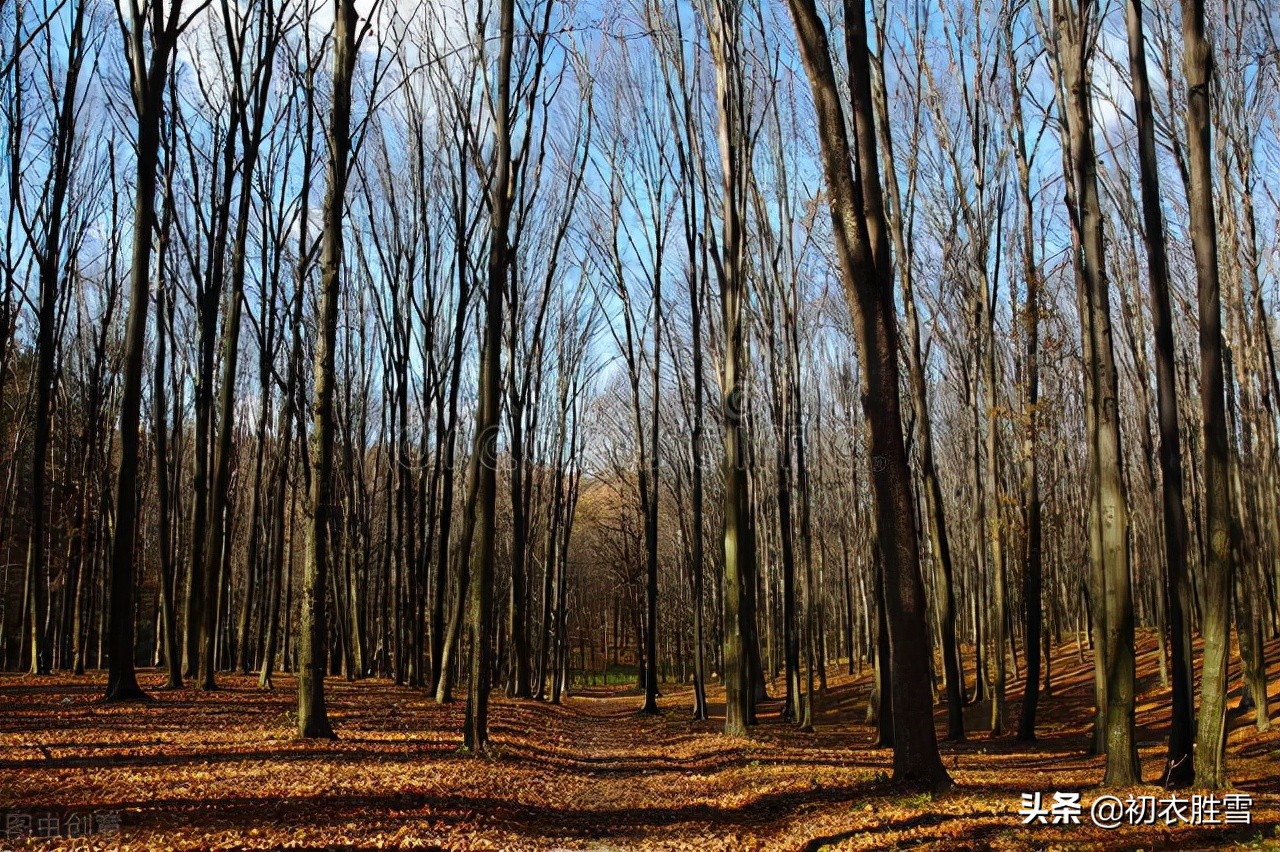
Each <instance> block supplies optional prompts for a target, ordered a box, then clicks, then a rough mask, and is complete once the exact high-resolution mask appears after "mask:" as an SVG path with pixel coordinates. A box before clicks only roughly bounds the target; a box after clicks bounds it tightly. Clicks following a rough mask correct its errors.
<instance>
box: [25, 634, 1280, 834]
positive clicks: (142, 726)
mask: <svg viewBox="0 0 1280 852" xmlns="http://www.w3.org/2000/svg"><path fill="white" fill-rule="evenodd" d="M1277 650H1280V648H1275V647H1273V648H1272V649H1270V651H1271V653H1270V655H1269V657H1270V659H1276V658H1277V653H1276V652H1277ZM1142 660H1143V663H1144V665H1145V664H1148V663H1150V662H1151V660H1152V657H1151V655H1150V654H1144V655H1143V657H1142ZM1277 680H1280V678H1278V677H1275V676H1273V678H1272V683H1273V684H1274V683H1276V682H1277ZM144 681H150V682H149V683H147V686H148V687H150V688H152V689H156V688H157V687H158V685H159V682H160V678H159V677H151V676H147V677H144ZM277 681H278V682H277V689H276V690H275V691H274V692H262V691H260V690H258V689H257V687H256V682H254V681H253V680H252V679H249V678H243V677H239V676H224V677H223V678H222V679H221V681H220V683H221V685H222V688H221V689H220V690H218V691H216V692H212V693H203V692H197V691H195V690H187V691H183V692H177V693H172V692H162V691H158V690H157V691H153V692H152V695H153V696H154V697H155V699H156V700H155V702H154V703H151V704H135V705H124V706H108V705H104V704H101V703H100V702H99V701H98V700H97V699H98V696H99V695H100V694H101V690H102V686H103V683H102V677H101V676H100V675H89V676H87V677H72V676H69V675H54V676H52V677H44V678H38V679H37V678H32V677H29V676H25V675H22V676H19V675H4V676H0V811H4V812H5V813H13V812H22V811H26V812H32V813H34V812H38V811H40V810H41V809H46V810H51V811H56V812H69V811H72V810H75V809H77V808H85V809H89V808H92V809H97V810H104V809H108V810H115V811H118V812H119V813H120V814H121V818H122V823H123V827H122V830H121V834H120V838H119V842H120V845H119V848H122V849H137V850H150V849H162V848H172V849H253V848H264V849H265V848H314V847H339V848H342V847H351V848H354V847H358V848H362V849H370V848H373V849H382V848H400V849H436V848H444V849H457V850H481V849H512V850H524V849H528V850H535V849H538V850H551V849H597V850H599V849H697V850H754V849H762V850H763V849H778V850H794V849H819V848H839V849H885V848H894V847H907V846H924V847H929V848H942V849H988V848H994V849H1024V848H1030V847H1033V846H1034V847H1037V848H1048V847H1054V846H1065V847H1069V848H1091V847H1092V848H1099V849H1109V848H1115V846H1116V845H1117V844H1119V845H1124V846H1141V847H1146V848H1151V847H1157V848H1158V847H1161V846H1165V847H1174V846H1182V847H1186V846H1192V847H1196V848H1201V847H1205V846H1215V845H1225V844H1244V845H1250V846H1259V847H1264V848H1280V839H1278V837H1280V836H1278V835H1277V829H1278V828H1280V779H1277V775H1280V760H1278V758H1280V733H1278V732H1276V731H1273V732H1271V733H1267V734H1262V735H1259V734H1256V733H1255V732H1254V731H1253V726H1252V719H1251V714H1247V715H1248V718H1242V719H1240V720H1238V723H1237V725H1236V727H1235V729H1234V730H1233V731H1232V734H1231V745H1230V749H1231V752H1232V759H1231V762H1230V767H1231V775H1232V778H1233V780H1234V781H1235V783H1236V784H1237V786H1238V787H1239V789H1241V790H1242V791H1247V792H1249V793H1250V794H1251V795H1252V796H1253V801H1254V806H1253V812H1252V813H1253V824H1252V825H1250V826H1246V827H1241V828H1232V829H1230V830H1228V829H1224V828H1223V827H1200V828H1196V827H1191V826H1186V825H1182V826H1178V827H1175V828H1165V827H1164V826H1159V827H1142V828H1124V829H1120V830H1119V831H1114V832H1107V831H1104V830H1102V829H1098V828H1095V827H1093V826H1092V825H1090V824H1089V819H1088V813H1087V811H1086V813H1085V815H1084V819H1083V820H1082V822H1083V824H1082V825H1078V826H1039V827H1035V828H1030V829H1029V828H1024V827H1022V826H1021V824H1020V823H1021V820H1020V818H1019V817H1018V815H1017V813H1016V812H1017V809H1018V806H1019V804H1020V795H1021V793H1022V792H1032V791H1035V790H1040V791H1042V792H1045V793H1046V795H1048V794H1049V793H1051V791H1052V790H1064V791H1065V790H1075V791H1084V792H1085V800H1086V801H1089V800H1091V799H1092V797H1093V791H1092V787H1093V786H1094V785H1096V783H1097V781H1098V779H1099V778H1100V777H1101V774H1102V763H1101V759H1100V758H1094V757H1089V756H1087V755H1085V753H1084V750H1085V748H1086V746H1087V742H1088V739H1087V737H1088V723H1089V715H1090V713H1091V700H1090V698H1091V696H1090V693H1089V689H1090V676H1089V669H1088V666H1087V664H1080V663H1079V662H1078V661H1077V660H1076V658H1075V657H1074V654H1073V653H1071V652H1069V651H1068V650H1067V649H1064V650H1063V653H1062V654H1061V655H1059V656H1058V658H1057V659H1055V690H1054V694H1052V695H1050V696H1048V697H1047V698H1044V699H1042V703H1041V707H1042V711H1041V712H1042V714H1043V715H1042V718H1043V719H1044V720H1045V722H1046V724H1045V725H1044V726H1043V727H1042V735H1041V739H1040V741H1039V742H1038V743H1036V744H1034V745H1031V746H1027V745H1026V744H1022V743H1016V742H1014V741H1013V740H1012V738H1009V737H1004V738H998V739H990V738H988V737H986V735H982V734H979V735H975V736H973V737H972V738H971V739H970V740H969V741H968V742H966V743H963V744H954V745H953V744H947V745H944V747H943V751H944V760H945V761H946V763H947V766H948V769H949V770H950V771H951V773H952V777H953V778H954V779H955V781H956V782H957V788H956V790H955V791H954V792H953V793H951V794H949V795H947V796H945V797H942V798H940V799H936V800H935V799H932V798H930V797H928V796H923V795H917V794H913V793H909V792H905V791H902V790H898V789H895V788H893V787H892V786H890V785H887V784H886V783H885V782H884V777H885V773H887V772H888V771H889V766H890V757H891V755H890V753H889V752H888V751H887V750H883V749H874V748H871V747H870V745H869V743H870V741H871V738H872V731H871V729H870V728H869V727H868V726H867V725H866V724H865V723H864V722H863V721H862V720H863V714H864V710H865V697H866V677H865V676H864V677H863V678H860V679H854V678H851V677H848V676H838V675H835V674H834V672H833V675H832V679H831V682H830V689H829V692H828V695H827V696H825V697H823V698H820V699H819V702H820V708H821V709H820V712H819V714H818V718H817V725H816V730H815V731H814V732H813V733H800V732H797V731H795V730H794V729H792V728H791V727H789V726H788V725H786V724H784V723H782V722H780V721H778V720H777V714H778V710H779V706H778V704H777V702H772V703H768V704H766V705H765V706H764V707H763V708H762V710H763V713H762V724H761V725H760V726H759V728H758V729H757V730H756V732H755V735H754V736H753V737H752V738H751V739H730V738H726V737H724V736H723V735H722V734H720V733H719V728H720V724H721V722H720V720H718V719H712V720H711V721H707V722H696V723H695V722H692V721H690V718H689V703H690V695H689V693H688V691H687V690H682V689H672V690H669V691H668V694H667V695H666V696H664V698H663V699H662V701H661V706H662V708H663V710H664V713H663V715H662V716H660V717H657V718H654V717H647V716H639V715H637V714H636V713H635V710H636V705H637V704H638V701H637V699H636V698H635V697H633V696H617V695H609V694H599V693H597V694H593V695H591V696H575V697H571V698H570V699H569V700H568V701H567V703H566V704H565V705H564V706H561V707H553V706H550V705H547V704H539V703H534V702H514V701H508V700H506V699H503V698H500V697H497V696H495V698H494V702H493V705H492V710H491V736H492V738H493V744H494V746H495V747H494V748H493V749H492V751H491V753H490V754H489V755H488V756H486V757H483V758H472V757H470V756H467V755H464V754H460V753H459V752H458V746H459V744H460V736H459V733H458V732H459V731H460V730H461V723H462V707H461V704H455V705H449V706H444V707H441V706H439V705H437V704H436V703H435V702H434V701H433V700H431V699H430V698H429V697H428V696H427V695H426V693H425V692H422V691H418V690H412V689H408V688H405V687H397V686H394V685H392V684H390V683H388V682H386V681H379V680H370V681H363V682H358V683H353V684H349V683H345V682H343V681H340V680H331V681H329V683H328V684H327V690H328V693H329V700H330V708H329V709H330V718H331V719H332V721H333V723H334V726H335V728H336V729H337V731H338V734H339V737H340V739H338V740H337V741H335V742H309V741H299V740H296V739H295V738H294V736H293V728H292V724H291V719H290V712H291V711H292V709H293V700H294V692H293V690H292V688H291V687H292V682H291V681H290V679H289V678H287V677H283V676H281V677H279V678H277ZM1020 692H1021V687H1020V685H1017V686H1016V688H1015V686H1014V685H1011V686H1010V688H1009V695H1010V698H1011V699H1013V698H1015V697H1016V696H1018V695H1020ZM717 699H719V700H722V696H716V695H713V696H712V701H713V711H714V710H716V709H720V708H722V705H720V707H719V708H717V707H716V706H715V704H714V702H715V701H716V700H717ZM1142 702H1143V705H1144V706H1143V712H1142V713H1140V715H1139V725H1140V731H1139V740H1140V742H1142V743H1143V744H1144V747H1143V748H1142V751H1141V756H1142V758H1143V769H1144V777H1148V778H1154V777H1157V775H1158V773H1159V771H1160V768H1161V759H1162V756H1163V747H1162V744H1163V728H1162V725H1165V724H1167V721H1166V720H1164V719H1163V718H1162V716H1161V712H1162V711H1161V709H1160V708H1161V707H1163V706H1167V703H1166V702H1167V694H1164V693H1162V691H1161V690H1160V688H1159V685H1158V683H1156V684H1151V685H1149V686H1148V689H1147V691H1146V692H1145V693H1144V695H1143V696H1142ZM1016 709H1017V704H1016V701H1012V700H1011V701H1010V718H1012V719H1016ZM940 711H941V708H940ZM971 712H973V713H974V714H975V717H974V721H973V722H972V723H971V729H979V728H980V727H981V723H980V722H979V721H977V720H979V719H981V713H982V709H981V707H976V708H972V710H971ZM941 719H942V717H941V716H939V720H940V721H941ZM1246 723H1247V727H1246ZM1133 792H1135V794H1136V795H1141V794H1144V793H1145V794H1146V795H1157V796H1160V795H1162V794H1161V793H1160V792H1159V791H1158V790H1156V789H1155V788H1144V789H1143V790H1140V791H1133ZM1121 795H1122V797H1123V793H1122V794H1121ZM0 828H3V826H0ZM68 842H69V841H67V840H65V839H64V840H62V841H46V842H44V844H43V848H58V846H59V844H60V843H61V844H65V843H68ZM4 843H5V841H0V847H4V848H7V847H5V846H4ZM9 845H12V841H9ZM28 846H29V847H30V848H42V847H41V846H40V844H39V843H37V842H35V841H29V842H28ZM24 848H26V847H24Z"/></svg>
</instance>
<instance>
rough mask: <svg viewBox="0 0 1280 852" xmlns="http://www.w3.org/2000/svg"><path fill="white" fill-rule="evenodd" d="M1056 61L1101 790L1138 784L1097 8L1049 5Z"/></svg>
mask: <svg viewBox="0 0 1280 852" xmlns="http://www.w3.org/2000/svg"><path fill="white" fill-rule="evenodd" d="M1053 16H1054V20H1055V23H1056V33H1055V35H1054V38H1055V44H1054V51H1053V53H1054V60H1055V62H1056V71H1057V74H1058V77H1059V79H1058V86H1059V90H1060V92H1061V93H1062V95H1063V97H1062V104H1063V108H1064V111H1065V113H1066V115H1065V119H1066V134H1065V141H1066V143H1067V149H1068V150H1067V151H1066V152H1065V161H1066V164H1067V166H1068V169H1069V173H1068V174H1067V178H1068V180H1069V181H1070V185H1071V189H1072V192H1071V193H1069V196H1068V197H1069V198H1070V199H1071V204H1070V205H1069V206H1070V211H1069V212H1070V214H1071V215H1070V221H1071V227H1072V229H1073V231H1074V235H1075V241H1076V244H1077V245H1079V247H1080V248H1079V251H1078V252H1077V256H1076V278H1077V281H1078V282H1079V285H1080V288H1081V293H1080V299H1079V302H1080V304H1081V307H1082V310H1081V316H1080V334H1081V337H1082V340H1081V345H1082V348H1083V351H1084V352H1085V353H1086V359H1085V370H1086V371H1087V372H1088V376H1087V377H1086V384H1087V385H1088V386H1089V387H1091V388H1092V393H1091V394H1088V397H1089V406H1090V408H1091V413H1092V416H1091V417H1090V418H1089V424H1088V426H1089V428H1088V431H1087V439H1088V450H1089V460H1090V468H1091V469H1092V475H1091V477H1090V479H1091V480H1092V482H1091V483H1090V487H1091V493H1090V495H1089V500H1090V502H1091V503H1092V512H1091V514H1092V516H1093V519H1094V523H1095V524H1096V525H1097V535H1096V539H1095V542H1094V545H1093V546H1094V548H1095V550H1096V557H1097V559H1098V560H1099V562H1100V565H1098V566H1097V567H1096V568H1095V570H1096V571H1097V573H1098V574H1100V575H1101V577H1102V580H1103V583H1102V588H1099V589H1095V590H1094V593H1093V596H1092V598H1093V602H1094V607H1093V611H1094V621H1095V623H1096V624H1099V625H1100V626H1101V631H1100V635H1101V637H1102V642H1101V643H1100V647H1095V648H1094V666H1095V669H1097V670H1098V671H1100V672H1101V673H1102V675H1103V678H1104V680H1105V686H1106V688H1105V699H1104V701H1105V706H1104V708H1102V709H1103V714H1102V718H1103V723H1104V724H1103V727H1104V739H1103V741H1104V744H1105V749H1106V754H1107V769H1106V775H1105V778H1104V781H1103V783H1105V784H1107V785H1109V786H1116V787H1127V786H1131V785H1133V784H1136V783H1138V782H1139V781H1140V780H1141V777H1142V775H1141V767H1140V765H1139V764H1138V750H1137V742H1136V739H1135V737H1134V668H1135V662H1134V632H1133V630H1134V628H1133V596H1132V591H1131V588H1130V576H1129V507H1128V500H1127V495H1126V493H1125V484H1124V475H1123V458H1122V455H1121V447H1120V412H1119V400H1118V396H1119V379H1118V376H1117V372H1116V361H1115V353H1114V351H1113V349H1112V332H1111V304H1110V297H1109V288H1108V284H1107V274H1106V258H1105V243H1104V240H1103V219H1102V215H1103V214H1102V204H1101V200H1100V198H1099V194H1098V157H1097V151H1096V149H1095V147H1094V140H1093V98H1092V85H1091V79H1090V77H1091V75H1090V61H1091V59H1092V57H1093V54H1094V50H1095V46H1096V40H1097V36H1098V32H1099V26H1100V22H1099V16H1098V12H1097V8H1096V7H1095V5H1094V2H1093V0H1079V3H1076V2H1074V0H1054V4H1053Z"/></svg>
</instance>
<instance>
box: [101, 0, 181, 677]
mask: <svg viewBox="0 0 1280 852" xmlns="http://www.w3.org/2000/svg"><path fill="white" fill-rule="evenodd" d="M116 10H117V14H118V15H119V18H120V30H121V32H122V33H123V34H124V40H125V56H126V57H127V59H128V61H129V82H130V89H131V94H132V99H133V110H134V115H135V116H136V118H137V120H138V138H137V144H136V148H135V153H134V160H135V163H136V165H137V171H138V175H137V181H136V183H135V187H134V218H133V248H132V251H131V253H130V264H131V268H130V273H129V314H128V318H127V319H126V320H125V336H124V365H123V372H124V382H123V387H122V389H121V397H120V450H119V466H118V467H117V468H116V489H115V490H116V498H115V504H116V517H115V535H114V537H113V538H112V542H111V614H110V626H109V628H108V629H109V632H110V635H111V645H110V647H111V651H110V658H109V666H108V671H107V694H106V699H107V700H108V701H131V700H134V701H136V700H139V699H143V698H145V697H146V694H145V693H144V692H143V691H142V689H141V688H140V687H139V686H138V678H137V674H136V672H135V670H134V664H133V655H134V627H133V605H134V536H135V533H136V532H137V526H138V429H139V426H140V421H141V415H142V369H143V365H142V362H143V356H144V355H145V353H146V348H147V314H148V309H149V307H150V299H151V245H152V232H153V231H154V230H155V227H156V167H157V165H158V162H159V159H160V122H161V119H162V117H163V114H164V92H165V84H166V82H167V81H168V78H169V61H170V59H171V57H172V54H173V48H174V45H175V44H176V43H177V41H178V35H179V34H180V32H181V30H182V27H183V22H184V20H183V17H182V0H171V2H170V3H168V4H167V6H166V4H164V3H160V2H154V3H152V4H150V5H149V6H143V5H140V4H139V2H138V0H129V2H128V4H127V5H125V4H120V5H117V6H116ZM148 43H149V44H150V50H148V49H147V46H148Z"/></svg>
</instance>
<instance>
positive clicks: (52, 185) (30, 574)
mask: <svg viewBox="0 0 1280 852" xmlns="http://www.w3.org/2000/svg"><path fill="white" fill-rule="evenodd" d="M70 14H71V26H70V33H69V37H68V41H67V47H66V58H65V63H66V64H65V69H66V72H65V77H64V79H63V80H62V81H60V82H61V85H60V86H59V87H56V88H55V91H54V94H53V98H54V116H53V122H54V127H53V150H52V152H51V157H50V159H51V163H50V169H49V175H48V180H47V183H46V196H45V197H44V198H42V199H41V201H42V204H43V205H44V206H46V209H45V210H44V211H42V212H43V215H42V216H40V217H39V218H38V220H37V221H39V222H41V223H42V224H43V233H33V234H29V237H31V238H32V239H31V244H32V248H33V251H34V254H35V258H36V264H37V266H38V267H39V278H40V302H39V309H38V310H39V320H38V326H37V331H36V412H35V424H34V428H33V430H32V432H33V436H32V442H31V479H30V483H31V492H30V499H31V507H32V511H31V526H30V530H29V532H28V536H27V607H28V618H29V621H28V624H29V627H30V642H31V673H32V674H48V673H49V671H50V666H51V663H52V660H51V654H50V652H51V650H52V649H51V647H50V641H49V626H50V625H49V622H50V620H51V619H50V618H49V582H48V573H49V568H48V565H47V564H46V561H45V534H46V524H45V495H46V492H47V488H46V485H47V483H48V477H47V471H46V468H47V466H48V465H47V462H48V458H49V439H50V432H51V431H52V426H53V422H52V421H53V398H54V386H53V385H54V361H55V357H56V355H57V353H56V351H55V349H56V346H57V343H56V341H55V339H54V335H55V331H56V329H55V326H56V325H57V321H58V318H57V306H58V301H59V293H60V292H61V291H62V288H63V281H62V277H63V275H64V270H65V269H66V268H67V266H66V265H65V264H64V262H63V251H64V248H65V246H64V238H63V225H64V222H63V220H64V217H65V213H66V209H67V197H68V194H69V192H70V189H71V180H72V177H73V171H74V169H73V166H74V157H75V146H76V120H77V112H78V108H77V100H76V98H77V95H78V94H79V88H80V83H79V80H80V69H81V66H82V65H83V61H84V54H85V17H86V14H87V9H86V4H85V2H84V0H77V2H76V3H75V4H74V5H73V6H72V7H71V9H70ZM26 218H27V217H25V216H24V217H23V219H24V221H25V220H26Z"/></svg>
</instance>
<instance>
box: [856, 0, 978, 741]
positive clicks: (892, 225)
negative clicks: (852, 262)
mask: <svg viewBox="0 0 1280 852" xmlns="http://www.w3.org/2000/svg"><path fill="white" fill-rule="evenodd" d="M886 17H887V12H886V11H885V10H884V9H883V3H882V4H881V8H880V9H879V10H878V12H877V14H876V38H877V40H878V41H879V42H880V43H882V44H883V43H884V41H885V18H886ZM919 29H920V25H919V24H917V30H919ZM875 61H876V73H875V75H874V76H873V78H872V96H873V97H874V98H875V107H876V110H877V112H876V130H877V131H878V132H879V136H880V148H881V150H882V151H883V152H884V157H885V164H886V169H885V184H884V194H885V202H886V204H887V208H888V209H887V213H888V215H889V233H890V235H891V237H892V239H893V250H894V252H895V256H896V258H897V261H898V263H897V269H898V277H899V279H900V281H901V287H902V304H903V310H904V312H905V319H906V327H907V346H906V354H907V369H908V375H909V378H910V388H911V407H912V414H913V415H914V416H915V428H916V447H917V449H916V452H917V453H918V454H919V459H920V478H921V480H922V484H923V487H924V504H925V505H924V509H925V523H926V529H927V532H928V535H929V547H930V550H931V552H932V553H933V557H934V559H936V560H937V565H938V575H937V583H938V587H939V588H938V591H937V604H936V606H937V608H938V622H939V625H940V628H941V629H940V632H941V634H942V665H943V672H944V673H945V676H946V681H947V739H951V740H963V739H964V738H965V735H964V666H963V665H962V661H961V659H960V646H959V644H958V643H957V641H956V612H955V610H956V602H955V590H954V585H953V582H952V575H953V573H954V572H953V570H952V561H951V539H950V537H949V536H948V534H947V519H946V511H945V509H944V500H943V491H942V483H941V479H940V477H939V474H938V464H937V461H936V460H935V457H934V438H933V417H932V412H931V411H930V408H929V397H928V385H927V384H926V379H925V371H924V353H923V351H922V346H921V343H920V318H919V314H918V312H917V309H916V295H915V274H914V265H915V246H914V241H913V240H912V239H910V238H909V237H908V235H907V229H908V227H909V224H908V222H909V220H910V218H911V214H912V213H914V209H913V208H914V197H915V185H916V174H917V171H918V169H919V156H918V155H917V154H916V153H915V152H916V151H918V150H919V144H920V141H921V135H922V133H921V131H922V129H923V122H922V121H921V114H920V113H921V107H922V103H921V101H922V99H921V98H916V100H915V104H914V113H913V115H912V119H913V120H912V124H911V135H910V138H909V139H908V144H909V146H910V149H909V150H910V151H911V152H912V153H911V154H909V155H908V178H907V181H908V186H907V192H906V196H907V197H906V200H905V202H904V200H903V197H902V193H901V192H899V189H898V185H897V176H896V174H895V173H894V170H893V168H892V166H893V164H894V163H895V162H896V157H895V154H894V144H893V134H892V132H891V129H890V124H889V96H888V93H887V92H886V91H885V86H886V83H885V71H884V51H883V50H881V51H879V52H878V53H877V54H876V60H875ZM915 84H916V87H917V89H918V88H919V87H920V80H919V71H918V70H917V79H916V81H915Z"/></svg>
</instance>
